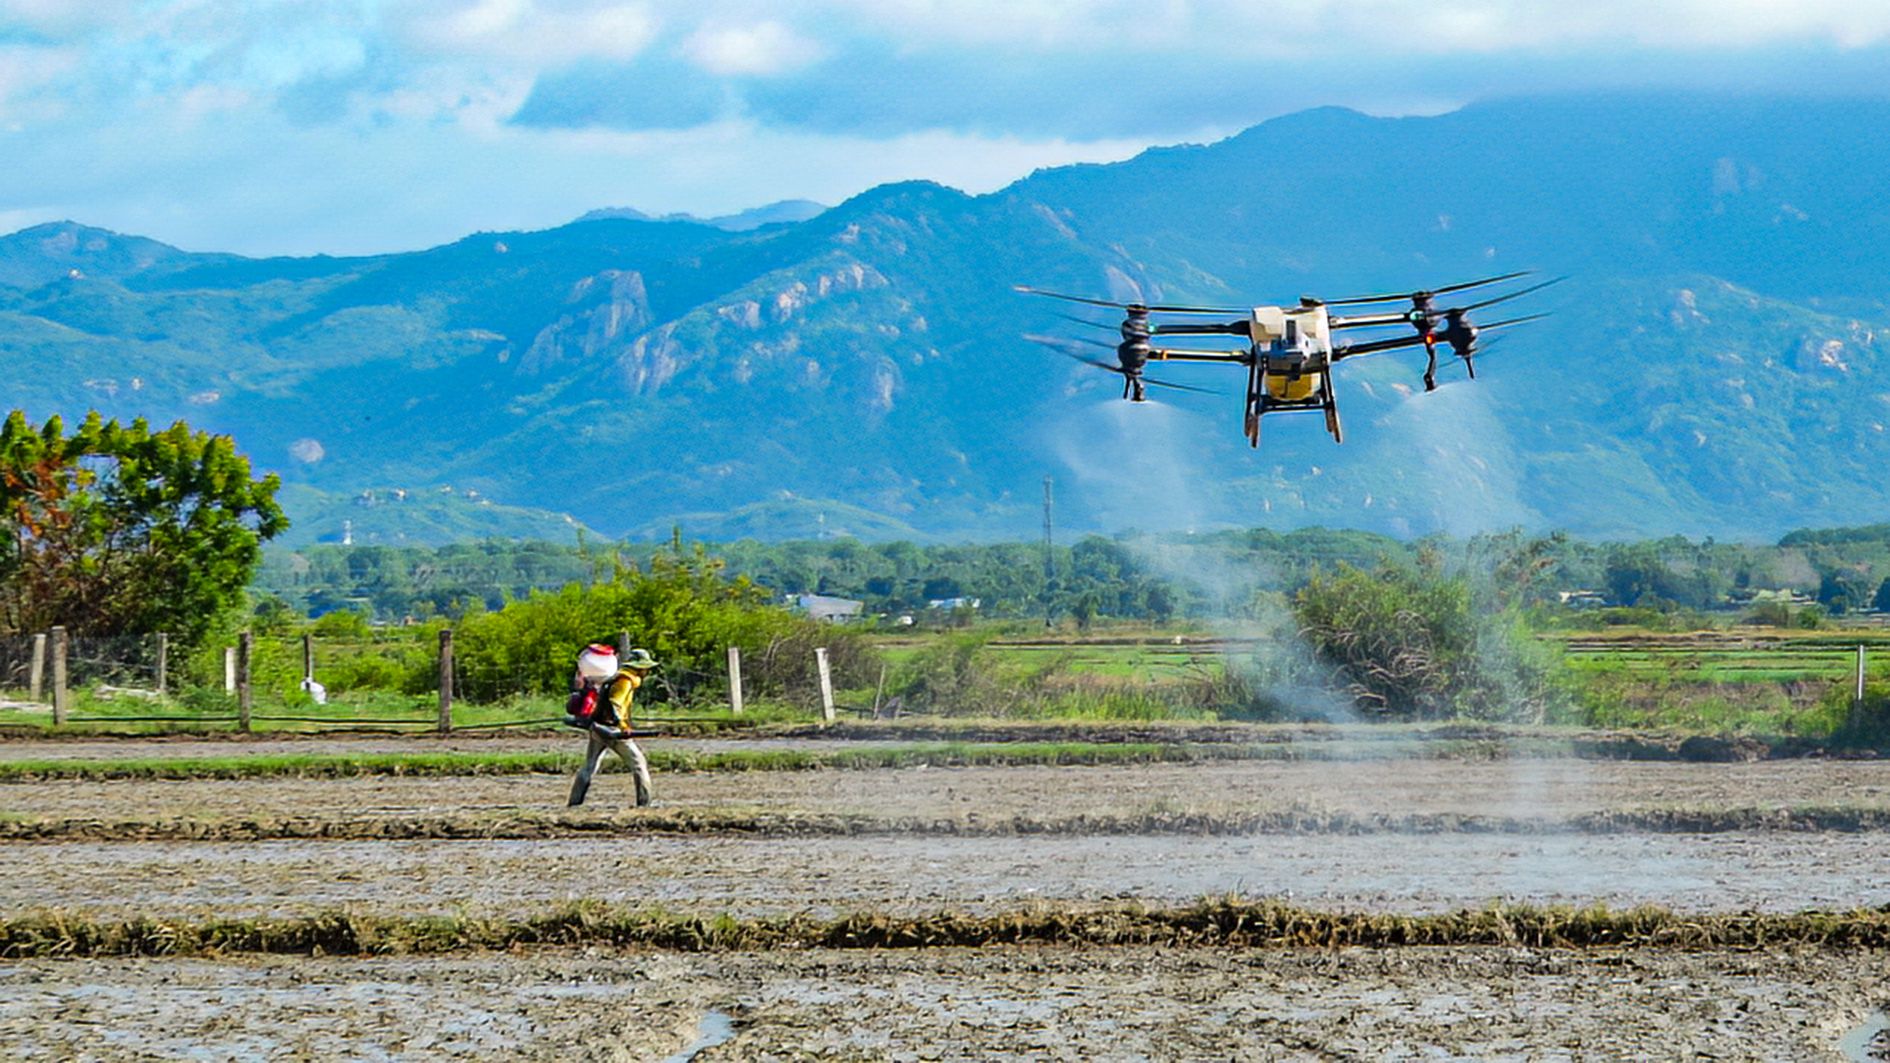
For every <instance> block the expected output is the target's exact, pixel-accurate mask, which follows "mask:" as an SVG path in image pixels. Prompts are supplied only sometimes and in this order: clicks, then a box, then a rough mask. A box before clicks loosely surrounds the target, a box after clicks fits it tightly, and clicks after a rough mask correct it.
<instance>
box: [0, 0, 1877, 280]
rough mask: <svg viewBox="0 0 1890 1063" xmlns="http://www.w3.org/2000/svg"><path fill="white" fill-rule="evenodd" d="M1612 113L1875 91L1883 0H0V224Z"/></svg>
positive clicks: (330, 219) (637, 202) (465, 196)
mask: <svg viewBox="0 0 1890 1063" xmlns="http://www.w3.org/2000/svg"><path fill="white" fill-rule="evenodd" d="M1641 88H1663V89H1666V88H1682V89H1698V90H1708V91H1724V92H1767V93H1787V94H1795V95H1820V96H1874V97H1884V96H1890V2H1885V0H1794V2H1790V3H1784V2H1780V0H1581V2H1573V0H1248V2H1240V0H1139V2H1126V0H1061V2H1050V0H1008V2H988V0H963V2H946V0H769V2H757V0H691V2H687V3H679V2H657V0H638V2H626V0H429V2H420V0H345V2H344V0H274V2H271V0H87V2H84V3H80V2H78V0H0V158H5V159H7V160H8V165H6V166H4V167H0V232H8V231H12V230H14V229H18V228H21V227H24V226H27V225H31V224H35V223H37V222H42V221H49V220H56V219H61V218H71V219H74V220H77V221H82V222H86V223H88V224H93V225H100V226H104V227H106V228H111V229H116V230H118V231H121V232H131V233H137V234H140V235H146V236H152V237H155V238H157V239H160V240H164V241H167V242H170V243H174V244H177V245H179V246H182V247H186V248H189V249H192V250H229V251H238V252H242V253H246V254H310V253H316V252H328V253H337V254H342V253H359V252H369V251H384V250H400V249H409V248H416V247H423V246H428V245H432V244H437V243H442V242H445V241H448V240H452V239H455V238H457V237H459V236H462V235H465V234H466V233H469V232H473V231H477V230H490V229H510V228H542V227H546V226H551V225H556V224H559V223H561V222H564V221H567V220H569V219H571V218H573V217H575V216H577V215H578V214H581V213H583V212H584V211H586V210H589V209H592V208H594V207H602V206H634V207H637V208H639V209H642V210H646V211H651V212H656V213H661V212H668V211H689V212H694V213H699V214H714V213H722V212H729V211H734V210H739V209H742V208H744V207H749V206H755V205H758V204H761V203H765V202H768V201H771V200H776V199H784V198H808V199H816V200H820V201H822V202H827V203H832V202H837V201H839V200H841V199H844V198H845V197H847V196H849V195H852V194H854V193H856V192H859V191H861V190H862V189H865V188H867V187H870V186H872V185H874V184H878V183H881V182H885V181H891V180H900V179H906V178H929V179H932V180H938V181H943V182H945V183H947V184H951V185H955V186H957V187H960V188H964V189H967V190H969V191H974V192H982V191H988V190H991V189H994V188H998V187H1001V186H1002V185H1004V184H1006V183H1008V182H1010V181H1012V180H1015V179H1016V178H1018V177H1021V176H1023V175H1025V174H1027V173H1029V172H1030V171H1031V170H1032V169H1035V168H1037V167H1041V166H1052V165H1057V164H1061V163H1067V162H1073V161H1102V160H1113V159H1120V158H1126V157H1128V156H1130V155H1133V154H1134V153H1136V152H1137V151H1140V150H1141V149H1143V148H1145V147H1147V146H1149V145H1151V144H1167V143H1175V142H1180V141H1201V140H1211V139H1216V138H1218V137H1221V136H1225V135H1227V134H1230V133H1233V132H1235V131H1237V130H1239V129H1242V128H1245V127H1246V126H1249V125H1252V124H1254V123H1256V122H1260V121H1263V120H1265V119H1267V118H1270V117H1273V116H1276V115H1279V114H1283V113H1287V112H1290V111H1295V110H1300V109H1303V108H1306V107H1311V106H1319V105H1325V104H1339V105H1344V106H1350V107H1356V108H1358V109H1360V110H1364V111H1367V112H1369V113H1373V114H1384V115H1400V114H1431V113H1437V112H1440V111H1445V110H1449V109H1452V108H1454V107H1457V106H1460V105H1462V104H1464V103H1467V102H1470V101H1473V100H1477V99H1485V98H1493V97H1502V96H1515V95H1521V94H1540V93H1556V92H1569V91H1586V90H1595V89H1610V90H1615V89H1641Z"/></svg>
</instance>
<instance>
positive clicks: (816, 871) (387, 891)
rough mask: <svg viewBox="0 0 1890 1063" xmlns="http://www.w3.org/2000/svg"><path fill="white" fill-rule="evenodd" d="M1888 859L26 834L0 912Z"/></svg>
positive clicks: (879, 904) (1288, 890) (1564, 883)
mask: <svg viewBox="0 0 1890 1063" xmlns="http://www.w3.org/2000/svg"><path fill="white" fill-rule="evenodd" d="M1885 867H1890V836H1885V835H1882V834H1865V835H1855V834H1851V835H1828V834H1794V833H1780V832H1751V833H1731V834H1715V835H1705V836H1695V835H1679V836H1667V835H1619V836H1616V835H1603V836H1589V835H1552V836H1545V837H1527V838H1516V837H1505V836H1489V835H1396V834H1380V835H1366V836H1352V835H1299V836H1262V837H1244V838H1222V837H1216V838H1201V837H1187V836H1147V835H1127V836H1107V835H1105V836H1080V835H1079V836H1067V837H1057V836H1053V837H976V838H951V837H945V838H937V837H916V838H915V837H900V836H893V837H880V836H869V837H833V838H825V837H821V838H728V837H716V836H708V837H698V836H688V837H676V836H653V837H640V836H635V835H632V836H627V837H625V836H619V837H608V838H578V839H568V838H559V839H547V840H538V841H511V840H497V841H463V840H461V841H376V842H351V841H273V842H256V843H249V844H242V845H236V844H229V843H220V842H137V843H67V844H38V843H36V844H20V845H10V846H4V847H0V910H13V911H25V910H31V909H37V908H58V909H62V910H65V911H70V912H75V913H82V914H87V915H92V916H95V917H99V918H109V917H113V916H121V915H125V914H131V913H133V912H151V913H166V914H171V915H181V916H189V917H192V918H211V917H216V916H240V917H245V918H252V917H265V916H266V917H285V916H295V915H305V914H311V913H315V912H319V911H323V910H327V909H333V908H347V909H349V910H351V911H358V912H363V913H371V914H384V915H401V914H408V913H411V911H412V910H413V904H414V899H415V897H416V896H423V897H427V898H437V899H438V900H439V902H440V903H442V904H443V905H444V907H446V908H447V909H448V910H452V911H465V912H468V913H471V914H481V915H484V914H503V915H517V914H520V913H530V912H532V911H536V910H543V909H546V908H550V907H552V906H554V905H556V904H557V903H560V902H566V901H574V900H583V899H597V900H603V901H607V902H609V903H611V904H614V905H625V906H632V907H639V906H650V905H659V906H661V907H663V908H665V909H669V910H673V911H679V912H693V913H699V914H702V915H705V916H708V915H715V914H717V913H722V912H729V913H732V914H735V915H738V916H743V917H747V916H756V915H778V914H790V913H795V912H807V913H811V914H814V915H817V916H820V917H823V918H825V917H831V916H836V915H842V914H846V913H849V912H863V911H882V912H888V913H893V914H900V915H916V914H920V913H924V912H932V911H939V910H942V909H951V910H959V911H968V912H976V913H986V912H990V911H994V910H1000V909H1005V908H1010V907H1015V906H1017V905H1022V904H1028V903H1033V902H1056V903H1060V904H1094V903H1099V902H1105V901H1120V900H1136V901H1144V902H1148V903H1154V904H1165V905H1175V904H1186V903H1190V902H1192V901H1196V900H1199V899H1200V898H1202V897H1206V896H1220V895H1223V894H1238V895H1240V896H1243V897H1250V898H1281V899H1287V900H1290V901H1292V902H1293V903H1295V904H1299V905H1304V906H1310V907H1314V908H1320V909H1333V908H1337V909H1345V910H1369V911H1399V912H1410V913H1421V912H1436V911H1447V910H1453V909H1458V908H1473V907H1478V906H1480V905H1483V904H1485V903H1488V902H1490V901H1492V900H1498V899H1500V900H1505V901H1511V902H1526V903H1532V904H1541V905H1546V904H1568V905H1582V904H1590V903H1595V902H1601V903H1604V904H1607V905H1609V906H1610V907H1615V908H1627V907H1632V906H1634V905H1636V904H1656V905H1660V906H1663V907H1667V908H1673V909H1680V910H1688V911H1735V910H1748V909H1750V910H1756V911H1770V912H1790V911H1798V910H1801V909H1803V908H1807V907H1814V908H1826V909H1847V908H1852V907H1859V906H1862V907H1875V906H1878V905H1883V904H1890V880H1887V879H1886V878H1885V876H1884V875H1883V869H1884V868H1885ZM132 897H135V898H136V901H135V903H132V902H131V901H129V899H128V898H132Z"/></svg>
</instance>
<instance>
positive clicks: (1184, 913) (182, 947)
mask: <svg viewBox="0 0 1890 1063" xmlns="http://www.w3.org/2000/svg"><path fill="white" fill-rule="evenodd" d="M1004 945H1034V946H1046V945H1064V946H1081V947H1117V946H1151V945H1152V946H1162V947H1177V948H1403V947H1412V946H1418V947H1463V946H1505V947H1523V948H1562V949H1588V948H1660V949H1747V948H1773V947H1782V946H1817V947H1823V948H1843V949H1881V948H1884V947H1886V946H1890V912H1886V911H1885V910H1883V909H1868V910H1857V911H1851V912H1799V913H1793V914H1761V913H1755V912H1738V913H1727V914H1683V913H1676V912H1671V911H1667V910H1666V909H1662V908H1651V907H1641V908H1633V909H1629V910H1626V911H1614V910H1611V909H1608V908H1605V907H1599V906H1597V907H1589V908H1566V907H1557V908H1537V907H1515V908H1511V907H1502V906H1493V907H1489V908H1482V909H1477V910H1474V911H1458V912H1449V913H1440V914H1433V915H1395V914H1378V913H1366V912H1322V911H1314V910H1310V909H1304V908H1295V907H1291V906H1288V905H1283V904H1277V903H1272V902H1257V903H1255V902H1246V901H1241V900H1238V899H1232V898H1229V899H1222V900H1212V901H1204V902H1201V903H1199V904H1195V905H1190V906H1188V907H1184V908H1169V909H1149V908H1142V907H1121V908H1071V907H1057V906H1040V907H1036V908H1031V909H1026V910H1019V911H1013V912H1006V913H1002V914H998V915H989V916H972V915H963V914H958V913H951V912H944V913H937V914H932V915H925V916H918V917H897V916H891V915H887V914H884V913H874V912H866V913H858V914H854V915H848V916H845V917H842V918H838V919H815V918H811V917H808V916H791V917H785V918H765V919H737V918H734V917H732V916H727V915H722V916H713V917H708V918H703V917H700V916H684V915H676V914H671V913H667V912H663V911H660V910H649V911H633V912H622V911H619V910H616V909H611V908H607V907H605V906H603V905H598V904H577V905H571V906H568V907H565V908H562V909H559V910H557V911H554V912H551V913H547V914H545V915H541V916H534V917H531V918H528V919H513V920H507V919H500V918H478V917H468V916H424V917H415V918H404V919H403V918H386V917H368V916H361V915H356V914H353V913H348V912H326V913H321V914H317V915H310V916H306V917H302V918H298V919H278V920H269V919H261V920H211V921H206V922H183V921H166V920H162V919H154V918H150V917H137V918H133V919H127V920H122V921H98V920H92V919H86V918H79V917H73V916H68V915H64V914H61V913H57V912H52V913H40V914H30V915H23V916H19V917H15V918H10V919H4V920H0V957H3V958H7V959H44V958H61V957H75V958H76V957H105V956H217V955H239V954H279V955H305V956H322V955H388V954H395V955H398V954H440V953H453V952H466V951H490V950H513V949H521V948H559V947H612V948H625V949H653V950H665V951H678V952H705V951H730V950H743V951H750V950H773V949H810V948H826V949H920V948H980V947H988V946H1004Z"/></svg>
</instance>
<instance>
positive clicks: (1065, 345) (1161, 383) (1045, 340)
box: [1024, 335, 1224, 395]
mask: <svg viewBox="0 0 1890 1063" xmlns="http://www.w3.org/2000/svg"><path fill="white" fill-rule="evenodd" d="M1024 338H1025V339H1027V340H1029V341H1030V342H1032V343H1035V344H1037V345H1039V346H1042V347H1048V348H1049V349H1051V350H1053V351H1055V352H1057V353H1058V354H1060V355H1063V356H1064V357H1065V358H1071V359H1074V360H1076V361H1079V362H1082V363H1083V364H1084V365H1093V366H1095V367H1096V368H1098V369H1103V370H1107V371H1108V372H1111V373H1115V374H1116V375H1118V376H1124V377H1127V376H1135V377H1138V378H1140V379H1141V381H1142V383H1144V384H1147V385H1149V386H1150V387H1157V388H1168V389H1170V390H1173V391H1193V392H1197V393H1199V394H1202V395H1220V394H1224V393H1223V392H1220V391H1216V390H1214V389H1213V388H1198V387H1195V386H1193V385H1191V384H1172V383H1169V382H1168V381H1166V380H1155V379H1152V378H1150V377H1146V376H1142V374H1141V373H1140V372H1137V373H1133V374H1132V373H1130V372H1129V371H1128V370H1127V369H1124V368H1123V367H1122V366H1120V365H1118V364H1116V363H1114V362H1105V361H1103V360H1102V359H1100V358H1092V357H1090V356H1089V355H1086V354H1082V353H1080V352H1078V351H1077V350H1075V349H1074V348H1076V347H1077V346H1078V345H1079V344H1081V345H1088V346H1093V347H1101V348H1102V349H1104V350H1107V351H1113V350H1115V349H1116V348H1115V347H1114V346H1112V345H1110V344H1107V343H1104V342H1102V341H1101V340H1091V339H1083V338H1080V337H1078V338H1076V339H1065V338H1063V337H1061V336H1038V335H1027V336H1025V337H1024Z"/></svg>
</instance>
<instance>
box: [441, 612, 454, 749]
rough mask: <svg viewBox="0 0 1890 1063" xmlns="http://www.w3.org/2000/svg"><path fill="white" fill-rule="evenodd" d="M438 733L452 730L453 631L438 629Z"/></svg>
mask: <svg viewBox="0 0 1890 1063" xmlns="http://www.w3.org/2000/svg"><path fill="white" fill-rule="evenodd" d="M439 727H440V733H441V734H447V733H449V732H451V731H452V730H453V629H452V628H450V627H443V628H441V629H440V725H439Z"/></svg>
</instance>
